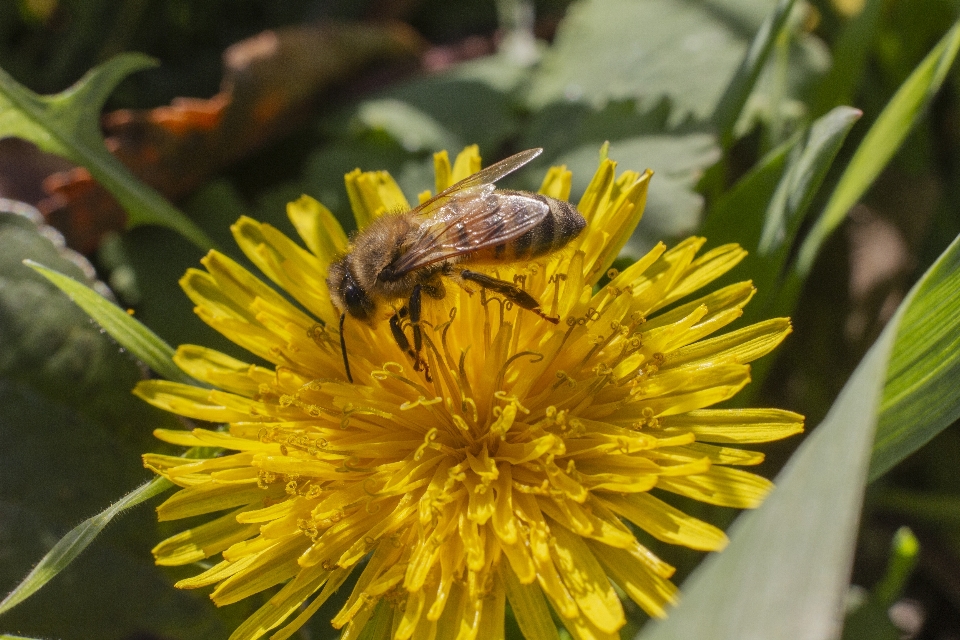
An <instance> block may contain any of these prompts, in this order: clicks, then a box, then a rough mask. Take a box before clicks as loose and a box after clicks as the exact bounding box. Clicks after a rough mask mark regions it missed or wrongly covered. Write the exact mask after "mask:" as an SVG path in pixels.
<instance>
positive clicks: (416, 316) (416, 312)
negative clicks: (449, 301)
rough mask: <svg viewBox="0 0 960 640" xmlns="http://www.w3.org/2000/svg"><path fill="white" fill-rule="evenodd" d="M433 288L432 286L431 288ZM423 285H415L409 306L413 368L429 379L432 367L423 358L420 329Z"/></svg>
mask: <svg viewBox="0 0 960 640" xmlns="http://www.w3.org/2000/svg"><path fill="white" fill-rule="evenodd" d="M431 289H432V288H431ZM420 292H421V286H420V285H419V284H418V285H416V286H414V287H413V293H411V294H410V303H409V304H408V305H407V308H408V309H409V311H410V326H411V327H413V351H414V358H413V368H414V369H415V370H416V371H420V370H422V371H423V375H424V377H426V379H427V380H428V381H429V380H431V378H430V367H429V366H428V365H427V361H426V360H425V359H424V358H423V334H422V333H421V329H420V300H421V295H420Z"/></svg>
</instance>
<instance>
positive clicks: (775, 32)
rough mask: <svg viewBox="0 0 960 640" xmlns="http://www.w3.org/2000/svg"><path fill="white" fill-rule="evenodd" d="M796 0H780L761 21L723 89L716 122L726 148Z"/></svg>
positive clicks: (714, 113)
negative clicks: (738, 64) (771, 11)
mask: <svg viewBox="0 0 960 640" xmlns="http://www.w3.org/2000/svg"><path fill="white" fill-rule="evenodd" d="M794 1H795V0H780V1H779V2H778V3H777V6H776V7H775V8H774V10H773V13H771V14H770V15H769V16H767V18H766V19H765V20H764V21H763V24H762V25H760V29H759V30H758V31H757V34H756V35H755V36H754V37H753V40H752V41H751V42H750V47H749V48H748V49H747V52H746V54H745V55H744V57H743V60H742V61H741V62H740V66H739V67H737V71H736V72H735V73H734V74H733V78H732V79H731V80H730V84H728V85H727V88H726V89H725V90H724V92H723V95H722V96H721V97H720V100H719V101H718V102H717V106H716V109H714V111H713V117H712V118H711V119H712V120H713V125H714V127H716V130H717V134H718V137H719V139H720V144H721V146H723V147H724V148H727V147H729V146H730V143H731V142H733V128H734V126H735V125H736V124H737V120H738V119H739V117H740V113H741V112H742V111H743V107H744V105H746V103H747V98H749V97H750V93H751V92H752V91H753V88H754V86H756V84H757V78H759V77H760V72H761V71H763V67H764V65H765V64H766V62H767V58H768V57H769V55H770V50H771V48H772V47H773V43H774V42H776V40H777V37H778V36H779V34H780V32H781V31H782V30H783V28H784V26H785V25H786V23H787V18H788V17H789V16H790V11H791V10H792V9H793V5H794Z"/></svg>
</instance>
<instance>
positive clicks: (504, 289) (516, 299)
mask: <svg viewBox="0 0 960 640" xmlns="http://www.w3.org/2000/svg"><path fill="white" fill-rule="evenodd" d="M460 277H461V278H463V279H464V280H469V281H470V282H476V283H477V284H478V285H480V286H481V287H483V288H484V289H489V290H490V291H493V292H495V293H499V294H500V295H502V296H503V297H504V298H506V299H507V300H509V301H510V302H512V303H513V304H515V305H517V306H518V307H520V308H521V309H527V310H528V311H533V312H534V313H535V314H537V315H538V316H540V317H541V318H543V319H544V320H546V321H547V322H552V323H553V324H557V323H559V322H560V318H554V317H553V316H548V315H547V314H545V313H544V312H543V311H542V310H541V309H540V303H539V302H537V299H536V298H534V297H533V296H532V295H530V294H529V293H527V292H526V291H524V290H523V289H521V288H520V287H518V286H517V285H515V284H513V283H512V282H507V281H506V280H498V279H496V278H491V277H490V276H488V275H485V274H483V273H477V272H476V271H468V270H467V269H464V270H463V271H461V272H460Z"/></svg>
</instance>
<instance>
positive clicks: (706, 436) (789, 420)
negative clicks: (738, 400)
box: [662, 409, 803, 444]
mask: <svg viewBox="0 0 960 640" xmlns="http://www.w3.org/2000/svg"><path fill="white" fill-rule="evenodd" d="M662 426H663V428H664V431H665V432H677V431H690V432H692V433H694V434H696V436H697V439H698V440H703V441H705V442H729V443H742V444H752V443H759V442H772V441H774V440H781V439H783V438H787V437H789V436H792V435H796V434H798V433H802V432H803V416H801V415H800V414H798V413H793V412H792V411H784V410H783V409H701V410H698V411H689V412H687V413H682V414H679V415H673V416H666V417H664V418H663V419H662Z"/></svg>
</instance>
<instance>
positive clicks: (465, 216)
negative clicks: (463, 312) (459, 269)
mask: <svg viewBox="0 0 960 640" xmlns="http://www.w3.org/2000/svg"><path fill="white" fill-rule="evenodd" d="M494 166H496V165H494ZM549 211H550V207H549V206H548V205H547V204H546V203H545V202H543V201H541V200H538V199H537V198H535V197H533V196H532V195H527V194H523V193H505V192H502V191H500V192H498V191H494V190H493V185H491V184H481V185H479V186H475V187H470V188H468V189H464V190H460V191H458V192H457V193H454V194H452V195H450V197H449V198H448V200H447V201H446V203H445V204H444V206H443V207H441V208H440V209H438V210H437V211H436V214H435V215H434V216H433V217H431V218H429V219H427V220H425V221H423V222H422V223H421V224H420V233H419V235H418V236H417V239H416V240H414V241H413V243H412V244H411V245H410V246H409V247H407V248H406V249H405V250H404V251H403V253H401V255H400V256H399V257H398V258H397V259H396V260H394V262H393V264H392V265H390V271H392V272H393V274H394V277H400V276H403V275H404V274H407V273H410V272H411V271H415V270H416V269H419V268H421V267H425V266H427V265H430V264H433V263H435V262H440V261H441V260H447V259H449V258H454V257H457V256H462V255H465V254H468V253H473V252H474V251H480V250H481V249H486V248H489V247H495V246H497V245H499V244H503V243H505V242H509V241H511V240H513V239H515V238H517V237H519V236H521V235H523V234H524V233H526V232H527V231H529V230H530V229H532V228H533V227H535V226H536V225H537V224H539V223H540V222H541V221H542V220H543V219H544V218H545V217H546V216H547V213H548V212H549Z"/></svg>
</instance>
